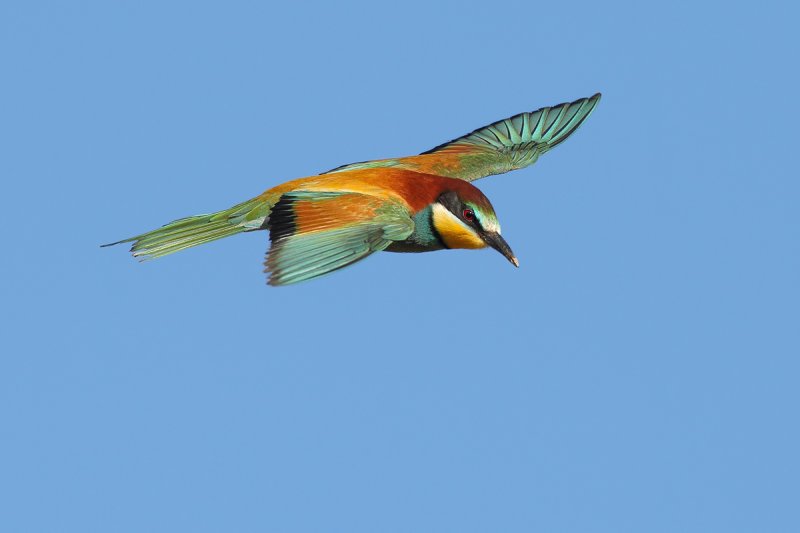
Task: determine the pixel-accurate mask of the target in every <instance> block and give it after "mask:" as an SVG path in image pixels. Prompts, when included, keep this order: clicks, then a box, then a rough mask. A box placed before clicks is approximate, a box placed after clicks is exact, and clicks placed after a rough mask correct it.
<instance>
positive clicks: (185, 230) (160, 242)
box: [102, 198, 271, 261]
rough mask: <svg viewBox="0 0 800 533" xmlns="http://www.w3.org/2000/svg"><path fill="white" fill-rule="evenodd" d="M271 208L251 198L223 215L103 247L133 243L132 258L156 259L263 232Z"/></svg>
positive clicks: (182, 221) (185, 220)
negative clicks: (208, 243) (211, 243)
mask: <svg viewBox="0 0 800 533" xmlns="http://www.w3.org/2000/svg"><path fill="white" fill-rule="evenodd" d="M270 207H271V206H270V205H268V204H267V203H266V202H265V201H264V200H262V199H260V198H253V199H252V200H248V201H246V202H243V203H241V204H238V205H235V206H233V207H231V208H230V209H226V210H224V211H219V212H217V213H211V214H209V215H195V216H193V217H187V218H181V219H179V220H175V221H174V222H170V223H169V224H167V225H166V226H163V227H161V228H158V229H155V230H153V231H148V232H147V233H142V234H141V235H137V236H135V237H130V238H129V239H124V240H121V241H117V242H112V243H110V244H103V245H102V246H104V247H105V246H114V245H115V244H122V243H124V242H132V243H133V246H131V252H132V253H133V256H134V257H138V258H141V260H142V261H145V260H147V259H155V258H157V257H162V256H165V255H169V254H171V253H174V252H178V251H180V250H185V249H186V248H191V247H192V246H197V245H199V244H205V243H207V242H211V241H215V240H217V239H222V238H223V237H229V236H231V235H235V234H237V233H241V232H243V231H254V230H258V229H265V221H266V220H267V217H268V216H269V211H270Z"/></svg>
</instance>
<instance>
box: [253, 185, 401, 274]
mask: <svg viewBox="0 0 800 533" xmlns="http://www.w3.org/2000/svg"><path fill="white" fill-rule="evenodd" d="M269 224H270V240H271V241H272V247H271V248H270V250H269V252H268V254H267V259H266V261H265V262H264V266H265V267H266V268H265V270H264V272H267V273H269V275H270V276H269V284H270V285H289V284H291V283H297V282H299V281H305V280H307V279H311V278H315V277H318V276H322V275H323V274H327V273H329V272H333V271H334V270H337V269H340V268H343V267H345V266H347V265H350V264H352V263H355V262H356V261H359V260H361V259H364V258H365V257H367V256H368V255H370V254H371V253H373V252H377V251H380V250H383V249H385V248H386V247H388V246H389V245H390V244H391V243H392V242H393V241H402V240H405V239H406V238H408V236H409V235H411V233H412V232H413V231H414V222H413V220H412V219H411V218H410V216H409V215H408V212H407V211H406V209H405V208H404V207H402V206H401V205H399V204H397V203H395V202H393V201H390V200H383V199H380V198H377V197H374V196H369V195H365V194H358V193H338V192H318V191H294V192H291V193H287V194H284V195H283V196H282V197H281V199H280V201H279V202H278V203H277V204H275V206H274V207H273V208H272V213H271V214H270V221H269Z"/></svg>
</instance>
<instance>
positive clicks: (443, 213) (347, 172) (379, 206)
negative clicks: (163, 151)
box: [113, 94, 600, 285]
mask: <svg viewBox="0 0 800 533" xmlns="http://www.w3.org/2000/svg"><path fill="white" fill-rule="evenodd" d="M599 99H600V95H599V94H597V95H595V96H593V97H591V98H584V99H581V100H577V101H575V102H572V103H568V104H561V105H559V106H554V107H550V108H542V109H539V110H537V111H534V112H532V113H522V114H520V115H516V116H514V117H511V118H509V119H505V120H503V121H499V122H496V123H494V124H491V125H489V126H487V127H485V128H481V129H479V130H475V131H474V132H472V133H470V134H468V135H466V136H464V137H460V138H458V139H455V140H454V141H451V142H449V143H445V144H443V145H441V146H438V147H436V148H434V149H433V150H430V151H428V152H425V153H423V154H420V155H416V156H409V157H403V158H396V159H382V160H376V161H367V162H362V163H354V164H351V165H345V166H342V167H338V168H335V169H333V170H331V171H328V172H326V173H323V174H319V175H316V176H309V177H305V178H300V179H295V180H292V181H288V182H285V183H282V184H280V185H278V186H276V187H273V188H271V189H268V190H267V191H265V192H263V193H262V194H260V195H258V196H256V197H255V198H252V199H250V200H248V201H246V202H243V203H241V204H238V205H236V206H234V207H232V208H230V209H226V210H224V211H220V212H218V213H213V214H209V215H197V216H194V217H188V218H184V219H180V220H176V221H175V222H172V223H170V224H167V225H166V226H164V227H162V228H159V229H157V230H154V231H151V232H148V233H144V234H142V235H138V236H136V237H132V238H130V239H126V240H124V241H119V242H133V243H134V244H133V247H132V249H131V251H132V252H133V254H134V256H137V257H142V258H144V259H148V258H156V257H161V256H163V255H167V254H170V253H173V252H176V251H178V250H182V249H185V248H189V247H191V246H196V245H198V244H202V243H205V242H209V241H212V240H216V239H219V238H222V237H227V236H229V235H233V234H236V233H241V232H247V231H258V230H269V232H270V240H271V241H272V247H271V249H270V251H269V254H268V256H267V260H266V262H265V265H266V271H267V272H269V273H270V280H269V282H270V284H272V285H286V284H290V283H295V282H298V281H303V280H306V279H310V278H313V277H317V276H320V275H323V274H326V273H328V272H331V271H333V270H336V269H338V268H342V267H344V266H347V265H349V264H351V263H353V262H355V261H358V260H360V259H362V258H364V257H366V256H367V255H369V254H371V253H373V252H375V251H380V250H386V251H395V252H424V251H432V250H440V249H444V248H483V247H486V246H491V247H493V248H495V249H497V250H498V251H500V252H501V253H502V254H503V255H505V256H506V258H508V259H509V261H511V262H512V263H514V264H515V265H518V262H517V259H516V257H514V255H513V253H512V252H511V249H510V248H509V247H508V245H507V244H506V242H505V240H503V238H502V237H501V236H500V225H499V223H498V221H497V217H496V215H495V213H494V209H493V208H492V205H491V203H490V202H489V200H488V199H487V198H486V197H485V196H484V195H483V193H482V192H481V191H480V190H478V189H477V188H476V187H475V186H474V185H472V184H471V183H470V182H471V181H473V180H475V179H478V178H481V177H484V176H488V175H492V174H499V173H502V172H507V171H509V170H513V169H516V168H522V167H524V166H528V165H530V164H532V163H533V162H535V161H536V159H537V158H538V157H539V155H541V154H542V153H544V152H545V151H547V150H549V149H550V148H552V147H553V146H555V145H557V144H559V143H560V142H562V141H563V140H565V139H566V138H567V137H568V136H569V135H570V134H572V132H574V131H575V130H576V129H577V127H578V126H579V125H580V124H581V123H582V122H583V121H584V120H585V119H586V117H588V116H589V114H590V113H591V111H592V110H593V109H594V107H595V105H596V104H597V102H598V101H599ZM113 244H118V243H113Z"/></svg>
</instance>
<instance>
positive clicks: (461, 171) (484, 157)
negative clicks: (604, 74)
mask: <svg viewBox="0 0 800 533" xmlns="http://www.w3.org/2000/svg"><path fill="white" fill-rule="evenodd" d="M600 96H601V95H600V93H597V94H595V95H594V96H591V97H589V98H581V99H579V100H575V101H574V102H569V103H563V104H559V105H555V106H551V107H543V108H541V109H537V110H536V111H532V112H530V113H520V114H519V115H514V116H513V117H510V118H507V119H505V120H500V121H498V122H495V123H493V124H489V125H488V126H485V127H483V128H479V129H477V130H475V131H473V132H472V133H469V134H467V135H464V136H463V137H459V138H457V139H453V140H452V141H450V142H447V143H444V144H441V145H439V146H437V147H436V148H433V149H431V150H428V151H427V152H423V153H422V154H420V155H416V156H410V157H402V158H398V159H381V160H378V161H366V162H363V163H354V164H351V165H345V166H342V167H338V168H335V169H333V170H331V171H330V172H340V171H342V170H355V169H359V168H377V167H396V168H404V169H408V170H414V171H416V172H423V173H426V174H436V175H439V176H448V177H451V178H459V179H463V180H466V181H474V180H477V179H479V178H483V177H486V176H491V175H493V174H502V173H504V172H508V171H509V170H516V169H518V168H523V167H527V166H528V165H532V164H533V163H535V162H536V160H537V159H538V158H539V156H540V155H542V154H543V153H545V152H546V151H548V150H550V149H551V148H553V147H555V146H557V145H559V144H561V143H562V142H564V141H565V140H566V139H567V137H569V136H570V135H572V134H573V133H574V132H575V130H577V129H578V127H580V125H581V124H583V121H584V120H586V119H587V118H588V117H589V115H590V114H591V113H592V111H593V110H594V108H595V106H597V103H598V102H599V101H600Z"/></svg>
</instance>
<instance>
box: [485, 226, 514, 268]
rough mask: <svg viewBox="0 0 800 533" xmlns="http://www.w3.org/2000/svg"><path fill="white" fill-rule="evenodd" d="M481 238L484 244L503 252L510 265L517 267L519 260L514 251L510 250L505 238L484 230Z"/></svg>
mask: <svg viewBox="0 0 800 533" xmlns="http://www.w3.org/2000/svg"><path fill="white" fill-rule="evenodd" d="M483 240H484V241H485V242H486V244H488V245H489V246H491V247H492V248H494V249H495V250H497V251H498V252H500V253H501V254H503V256H505V258H506V259H508V260H509V261H510V262H511V264H512V265H514V266H515V267H519V261H518V260H517V257H516V256H515V255H514V252H512V251H511V247H510V246H509V245H508V243H507V242H506V240H505V239H504V238H503V237H502V236H501V235H500V234H499V233H489V232H486V233H484V234H483Z"/></svg>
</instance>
